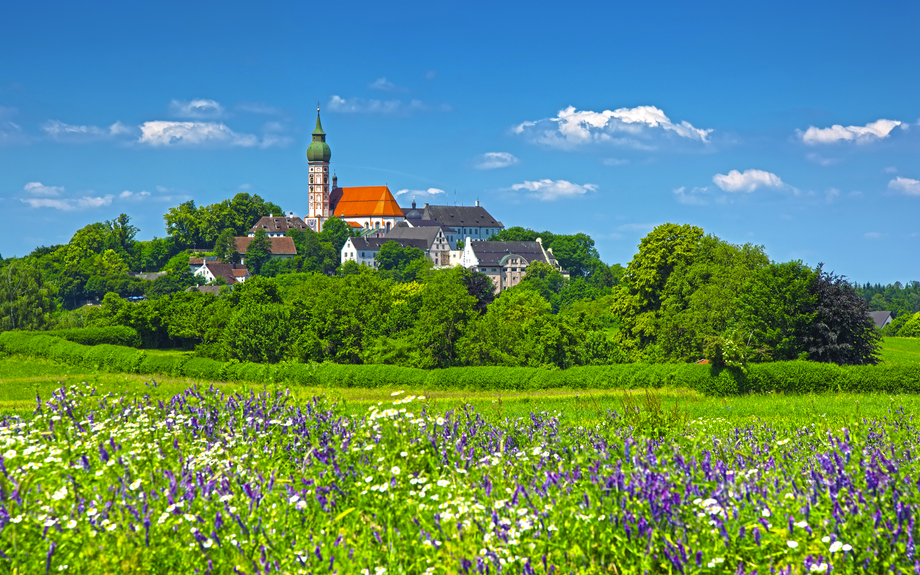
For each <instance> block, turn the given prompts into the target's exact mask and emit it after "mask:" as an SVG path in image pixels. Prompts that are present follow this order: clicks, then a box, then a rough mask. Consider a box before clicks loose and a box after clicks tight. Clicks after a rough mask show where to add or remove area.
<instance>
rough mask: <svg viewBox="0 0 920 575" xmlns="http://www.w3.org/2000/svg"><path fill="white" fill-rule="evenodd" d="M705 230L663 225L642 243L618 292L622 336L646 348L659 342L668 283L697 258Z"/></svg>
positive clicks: (618, 310)
mask: <svg viewBox="0 0 920 575" xmlns="http://www.w3.org/2000/svg"><path fill="white" fill-rule="evenodd" d="M701 237H703V230H702V228H698V227H696V226H691V225H683V226H682V225H678V224H662V225H660V226H658V227H656V228H655V229H654V230H652V231H651V232H650V233H649V234H648V235H647V236H645V237H644V238H642V240H641V241H640V242H639V252H638V253H636V255H635V256H633V259H632V261H630V262H629V265H628V266H627V267H626V273H625V274H623V279H622V281H621V282H620V286H619V290H618V291H617V303H616V306H615V311H616V313H617V315H619V316H620V317H621V318H622V322H623V323H622V329H621V336H622V337H623V338H624V340H626V341H629V342H631V343H632V345H636V346H638V347H643V346H645V345H648V344H651V343H653V342H654V340H655V335H656V330H657V327H658V326H657V321H658V313H659V310H660V309H661V300H662V297H663V296H664V289H665V286H666V285H667V283H668V279H669V278H670V277H671V272H673V271H674V270H675V269H676V268H677V267H679V266H680V265H682V264H684V263H686V262H689V261H690V260H691V259H692V258H693V254H694V251H695V249H696V247H697V244H698V243H699V240H700V238H701Z"/></svg>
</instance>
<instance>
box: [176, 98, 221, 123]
mask: <svg viewBox="0 0 920 575" xmlns="http://www.w3.org/2000/svg"><path fill="white" fill-rule="evenodd" d="M169 112H170V113H171V114H172V115H173V116H175V117H176V118H221V117H223V115H224V107H223V106H221V105H220V104H219V103H217V102H216V101H214V100H206V99H203V98H199V99H196V100H189V101H188V102H183V101H181V100H173V101H171V102H170V103H169Z"/></svg>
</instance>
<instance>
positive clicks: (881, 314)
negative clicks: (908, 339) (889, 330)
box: [869, 311, 891, 328]
mask: <svg viewBox="0 0 920 575" xmlns="http://www.w3.org/2000/svg"><path fill="white" fill-rule="evenodd" d="M869 315H870V316H872V321H874V322H875V327H879V328H881V327H885V324H886V323H887V322H888V320H889V319H890V318H891V312H890V311H870V312H869Z"/></svg>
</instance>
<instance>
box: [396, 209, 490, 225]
mask: <svg viewBox="0 0 920 575" xmlns="http://www.w3.org/2000/svg"><path fill="white" fill-rule="evenodd" d="M422 219H423V220H435V221H436V222H438V223H439V224H441V225H443V226H450V227H452V228H462V227H474V228H478V227H484V228H503V227H505V226H504V225H503V224H502V223H501V222H500V221H498V220H496V219H495V218H493V217H492V215H491V214H489V212H487V211H486V209H485V208H483V207H482V206H425V213H424V214H422ZM413 223H415V222H413Z"/></svg>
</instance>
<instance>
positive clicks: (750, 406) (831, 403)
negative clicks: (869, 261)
mask: <svg viewBox="0 0 920 575" xmlns="http://www.w3.org/2000/svg"><path fill="white" fill-rule="evenodd" d="M169 353H180V352H169ZM882 358H883V361H886V362H892V363H904V362H910V363H917V364H918V367H920V340H912V339H906V338H887V339H886V340H885V341H884V342H883V351H882ZM149 379H150V378H149V377H147V376H140V375H127V374H109V373H100V372H92V371H89V370H86V369H84V368H79V367H72V366H66V365H61V364H57V363H54V362H51V361H46V360H42V359H33V358H17V357H0V414H12V413H15V414H20V415H26V414H29V413H31V412H32V410H33V409H34V407H35V397H36V395H39V396H41V397H42V398H48V397H49V396H50V394H51V392H52V391H53V390H54V389H56V388H58V387H60V386H61V384H65V385H66V384H68V383H69V384H73V383H79V382H83V381H86V382H89V383H92V384H93V385H94V386H96V387H97V389H98V390H99V392H101V393H108V392H116V393H128V394H135V393H136V394H141V395H142V394H145V393H147V394H150V395H151V396H154V397H161V398H167V397H170V396H172V395H175V394H177V393H180V392H182V391H183V390H185V389H186V388H188V387H189V386H192V385H210V382H200V381H195V380H192V379H188V378H168V377H162V378H156V381H157V383H158V384H159V385H158V387H156V388H152V387H148V386H147V385H145V382H147V381H148V380H149ZM218 385H220V386H221V387H223V388H225V389H226V390H227V391H228V392H237V391H239V392H247V391H248V390H254V391H261V390H262V389H264V388H263V387H259V386H252V385H249V384H241V383H220V384H218ZM393 391H394V390H393V389H387V388H383V389H351V388H345V389H342V388H336V389H323V388H302V387H298V388H293V389H292V390H291V393H292V394H293V395H294V398H295V400H296V401H306V400H308V399H309V398H311V397H313V396H318V395H323V394H325V395H326V397H328V398H329V399H331V400H333V401H335V402H336V403H338V404H339V405H340V406H341V408H342V409H343V410H345V411H346V412H349V413H363V412H365V411H366V410H367V409H368V407H369V406H370V405H371V404H373V403H377V402H387V401H390V400H391V397H390V393H391V392H393ZM405 391H406V395H424V396H426V397H427V398H429V400H430V403H431V407H432V408H433V409H435V410H438V411H443V410H447V409H456V408H458V407H460V406H462V405H463V404H465V403H470V404H472V405H473V406H474V407H476V408H477V409H478V410H480V411H482V412H485V413H490V414H494V415H496V416H509V417H518V416H526V415H528V414H529V413H530V412H532V411H544V410H545V411H560V412H562V413H563V414H565V416H566V418H568V419H569V420H570V421H571V422H582V423H585V424H588V423H591V422H592V421H596V420H597V419H598V418H600V417H602V416H603V413H604V411H605V410H608V409H617V410H620V409H622V408H623V402H624V398H626V396H627V392H624V391H610V390H603V391H591V390H577V391H574V390H565V389H559V390H551V391H545V392H542V393H540V394H539V395H534V394H532V393H530V392H467V391H443V390H438V391H431V390H425V389H407V390H405ZM632 394H633V395H637V394H638V395H639V396H640V397H639V399H640V400H644V397H643V396H644V393H643V392H632ZM657 398H658V399H659V400H660V402H661V405H662V407H663V408H664V409H666V410H669V409H673V408H674V407H675V406H677V407H679V409H680V410H681V411H683V412H684V413H685V414H686V415H687V416H688V417H690V418H699V417H706V418H712V417H721V418H724V419H727V420H730V421H733V422H737V423H743V422H754V421H755V420H756V419H763V420H766V421H770V422H772V423H779V424H782V423H789V424H805V423H811V422H814V421H817V420H819V419H820V420H827V421H832V422H840V423H841V424H845V423H846V422H848V421H852V420H853V419H854V418H859V417H865V416H881V415H885V414H886V413H887V412H888V410H889V409H891V408H897V407H898V406H903V407H904V409H905V410H906V411H909V412H917V411H920V396H917V395H901V396H895V397H889V396H887V395H878V394H874V395H852V394H821V395H807V396H783V395H759V396H758V395H754V396H746V397H731V398H712V397H705V396H703V395H701V394H699V393H696V392H694V391H690V390H680V389H677V390H675V389H665V390H660V391H658V392H657Z"/></svg>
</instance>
